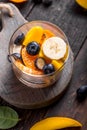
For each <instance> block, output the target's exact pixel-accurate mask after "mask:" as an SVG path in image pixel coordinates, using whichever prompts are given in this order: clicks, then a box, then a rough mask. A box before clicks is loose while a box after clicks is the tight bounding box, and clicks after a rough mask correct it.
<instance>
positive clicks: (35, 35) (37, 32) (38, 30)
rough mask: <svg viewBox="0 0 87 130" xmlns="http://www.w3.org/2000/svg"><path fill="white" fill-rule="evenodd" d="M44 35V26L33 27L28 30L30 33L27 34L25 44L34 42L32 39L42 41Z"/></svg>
mask: <svg viewBox="0 0 87 130" xmlns="http://www.w3.org/2000/svg"><path fill="white" fill-rule="evenodd" d="M42 35H43V28H42V27H40V26H35V27H32V28H31V29H30V30H29V31H28V33H27V34H26V36H25V40H24V42H23V45H25V46H27V44H28V43H30V42H32V41H35V42H37V43H40V41H41V38H42Z"/></svg>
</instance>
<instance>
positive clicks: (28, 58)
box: [22, 47, 43, 74]
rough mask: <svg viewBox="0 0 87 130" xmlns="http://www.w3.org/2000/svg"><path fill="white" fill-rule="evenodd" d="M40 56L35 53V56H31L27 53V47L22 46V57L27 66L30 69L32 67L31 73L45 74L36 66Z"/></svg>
mask: <svg viewBox="0 0 87 130" xmlns="http://www.w3.org/2000/svg"><path fill="white" fill-rule="evenodd" d="M37 57H38V56H37V55H35V56H31V55H29V54H28V53H27V51H26V48H25V47H24V48H22V59H23V62H24V64H25V66H26V67H27V68H29V69H31V71H30V72H29V73H32V74H43V72H42V71H41V70H38V69H37V68H36V67H35V59H36V58H37Z"/></svg>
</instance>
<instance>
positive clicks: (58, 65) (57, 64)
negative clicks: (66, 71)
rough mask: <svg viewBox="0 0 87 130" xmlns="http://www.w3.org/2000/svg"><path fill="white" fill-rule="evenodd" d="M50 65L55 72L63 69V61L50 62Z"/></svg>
mask: <svg viewBox="0 0 87 130" xmlns="http://www.w3.org/2000/svg"><path fill="white" fill-rule="evenodd" d="M51 64H53V65H54V67H55V69H56V70H61V69H62V68H63V64H64V63H63V61H62V60H58V61H57V60H52V62H51Z"/></svg>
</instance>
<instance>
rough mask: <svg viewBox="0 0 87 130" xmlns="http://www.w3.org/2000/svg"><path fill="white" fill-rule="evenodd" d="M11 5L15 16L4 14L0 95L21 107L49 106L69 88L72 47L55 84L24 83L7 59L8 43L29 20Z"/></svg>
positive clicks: (0, 53) (71, 69) (0, 47)
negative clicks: (26, 84) (32, 86)
mask: <svg viewBox="0 0 87 130" xmlns="http://www.w3.org/2000/svg"><path fill="white" fill-rule="evenodd" d="M10 6H11V7H12V10H13V12H14V14H15V16H14V17H13V18H9V17H8V16H7V15H5V14H4V15H3V20H4V26H3V30H2V31H1V33H0V39H1V40H0V57H1V58H0V59H1V60H0V96H1V97H2V98H3V99H4V100H6V101H7V102H8V103H10V104H12V105H14V106H16V107H19V108H24V109H35V108H40V107H44V106H47V105H49V104H51V103H53V102H54V101H56V100H58V99H59V98H60V96H62V95H63V94H64V92H65V90H66V89H67V85H68V83H69V81H70V79H71V76H72V71H73V53H72V51H71V49H70V56H69V59H68V61H67V63H66V65H65V68H64V70H63V72H62V74H61V77H60V79H59V80H58V81H57V82H56V83H55V84H54V85H52V86H50V87H47V88H41V89H37V88H36V89H35V88H29V87H27V86H25V85H24V84H22V83H21V82H20V81H19V80H18V79H17V78H16V76H15V74H14V72H13V70H12V66H11V64H10V63H9V62H8V60H7V55H8V44H9V41H10V38H11V36H12V34H13V33H14V31H15V30H16V29H17V28H18V27H19V26H21V25H23V24H24V23H26V22H27V21H26V20H25V19H24V18H23V17H22V15H21V14H20V12H19V11H18V9H17V8H16V7H15V6H14V5H13V4H10ZM5 21H6V23H5ZM9 30H10V31H9Z"/></svg>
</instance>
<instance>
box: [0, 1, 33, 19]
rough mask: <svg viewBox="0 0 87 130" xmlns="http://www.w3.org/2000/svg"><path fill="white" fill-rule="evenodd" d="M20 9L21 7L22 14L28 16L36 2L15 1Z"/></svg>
mask: <svg viewBox="0 0 87 130" xmlns="http://www.w3.org/2000/svg"><path fill="white" fill-rule="evenodd" d="M0 2H4V3H13V2H10V1H8V0H0ZM13 4H14V5H15V6H16V7H17V8H18V9H20V12H21V13H22V15H23V16H24V17H25V18H26V17H27V15H29V13H30V12H31V11H32V9H33V8H34V3H33V2H32V0H28V1H27V2H24V3H13Z"/></svg>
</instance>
